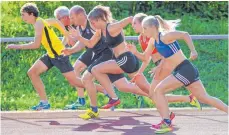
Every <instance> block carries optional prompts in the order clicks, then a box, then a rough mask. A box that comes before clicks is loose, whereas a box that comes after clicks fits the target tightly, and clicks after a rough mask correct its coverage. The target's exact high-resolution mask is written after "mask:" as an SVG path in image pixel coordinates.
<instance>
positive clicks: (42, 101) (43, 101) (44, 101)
mask: <svg viewBox="0 0 229 135" xmlns="http://www.w3.org/2000/svg"><path fill="white" fill-rule="evenodd" d="M40 102H41V103H43V104H48V103H49V102H48V101H47V100H40Z"/></svg>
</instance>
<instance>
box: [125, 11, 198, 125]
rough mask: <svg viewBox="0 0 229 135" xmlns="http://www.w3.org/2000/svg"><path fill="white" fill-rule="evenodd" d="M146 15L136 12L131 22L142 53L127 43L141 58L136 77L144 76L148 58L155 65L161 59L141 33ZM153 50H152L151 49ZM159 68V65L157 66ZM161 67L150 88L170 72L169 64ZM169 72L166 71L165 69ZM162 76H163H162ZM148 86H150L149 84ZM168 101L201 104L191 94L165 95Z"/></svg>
mask: <svg viewBox="0 0 229 135" xmlns="http://www.w3.org/2000/svg"><path fill="white" fill-rule="evenodd" d="M145 17H147V15H146V14H143V13H138V14H136V15H135V16H134V19H133V22H132V27H133V28H134V30H135V32H136V33H140V35H139V37H138V41H139V44H140V45H141V48H142V50H143V51H144V53H139V52H138V51H137V49H136V46H135V45H131V44H128V48H129V50H130V51H131V52H132V53H133V54H135V55H136V56H137V57H138V58H139V59H140V60H142V61H143V62H142V66H141V68H140V69H139V70H138V74H137V75H136V78H137V77H138V76H144V74H143V71H144V70H145V68H146V67H147V66H148V64H149V60H150V59H149V58H151V59H152V61H153V62H154V64H155V65H156V66H158V65H159V63H160V61H161V60H162V56H161V55H160V54H159V53H158V51H157V49H156V48H154V49H153V46H148V42H149V40H150V38H148V37H146V36H144V34H143V28H142V26H141V23H142V20H143V19H144V18H145ZM152 50H153V51H152ZM163 66H166V64H165V63H163ZM156 68H157V67H155V68H154V69H156ZM159 68H160V67H159ZM161 68H162V69H157V70H160V72H159V73H157V74H155V76H154V78H153V80H152V83H151V89H152V88H155V87H156V85H157V84H159V83H160V81H161V80H163V79H164V78H166V77H167V76H169V75H170V74H171V72H172V71H171V69H169V68H170V66H168V67H166V68H165V67H161ZM165 70H167V71H169V72H167V71H165ZM162 77H163V78H162ZM149 87H150V86H149ZM150 94H151V97H152V98H153V96H152V94H153V93H150ZM166 98H167V100H168V102H189V103H190V104H191V105H194V106H196V107H197V108H199V109H200V110H201V109H202V108H201V105H200V103H199V102H198V100H197V99H196V98H195V97H194V96H193V95H190V96H178V95H172V96H166ZM174 116H175V115H174V114H173V113H170V119H173V118H174ZM161 124H162V123H160V124H159V125H153V128H158V127H159V126H160V125H161Z"/></svg>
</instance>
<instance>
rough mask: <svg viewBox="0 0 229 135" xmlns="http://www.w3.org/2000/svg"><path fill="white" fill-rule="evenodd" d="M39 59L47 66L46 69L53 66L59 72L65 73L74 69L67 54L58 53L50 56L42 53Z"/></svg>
mask: <svg viewBox="0 0 229 135" xmlns="http://www.w3.org/2000/svg"><path fill="white" fill-rule="evenodd" d="M40 60H41V61H42V62H43V63H44V64H45V65H46V66H47V67H48V70H49V69H51V68H52V67H53V66H55V67H57V68H58V69H59V70H60V72H61V73H66V72H70V71H73V70H74V68H73V67H72V65H71V63H70V61H69V57H68V56H63V55H60V56H56V57H55V58H50V57H49V56H48V54H44V55H43V56H42V57H41V58H40Z"/></svg>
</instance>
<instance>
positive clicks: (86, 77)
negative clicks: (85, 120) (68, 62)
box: [82, 71, 97, 106]
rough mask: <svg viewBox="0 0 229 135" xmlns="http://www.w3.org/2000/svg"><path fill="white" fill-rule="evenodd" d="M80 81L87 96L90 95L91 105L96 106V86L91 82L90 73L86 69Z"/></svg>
mask: <svg viewBox="0 0 229 135" xmlns="http://www.w3.org/2000/svg"><path fill="white" fill-rule="evenodd" d="M82 81H83V83H84V86H85V88H86V90H87V92H88V96H89V97H90V104H91V106H97V95H96V87H95V84H94V83H93V76H92V74H91V73H90V72H88V71H85V72H84V74H83V77H82Z"/></svg>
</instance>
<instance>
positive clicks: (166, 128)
mask: <svg viewBox="0 0 229 135" xmlns="http://www.w3.org/2000/svg"><path fill="white" fill-rule="evenodd" d="M170 131H173V127H172V126H171V125H167V124H166V123H165V122H163V123H162V124H161V126H160V127H159V128H158V129H156V131H155V133H156V134H164V133H167V132H170Z"/></svg>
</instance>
